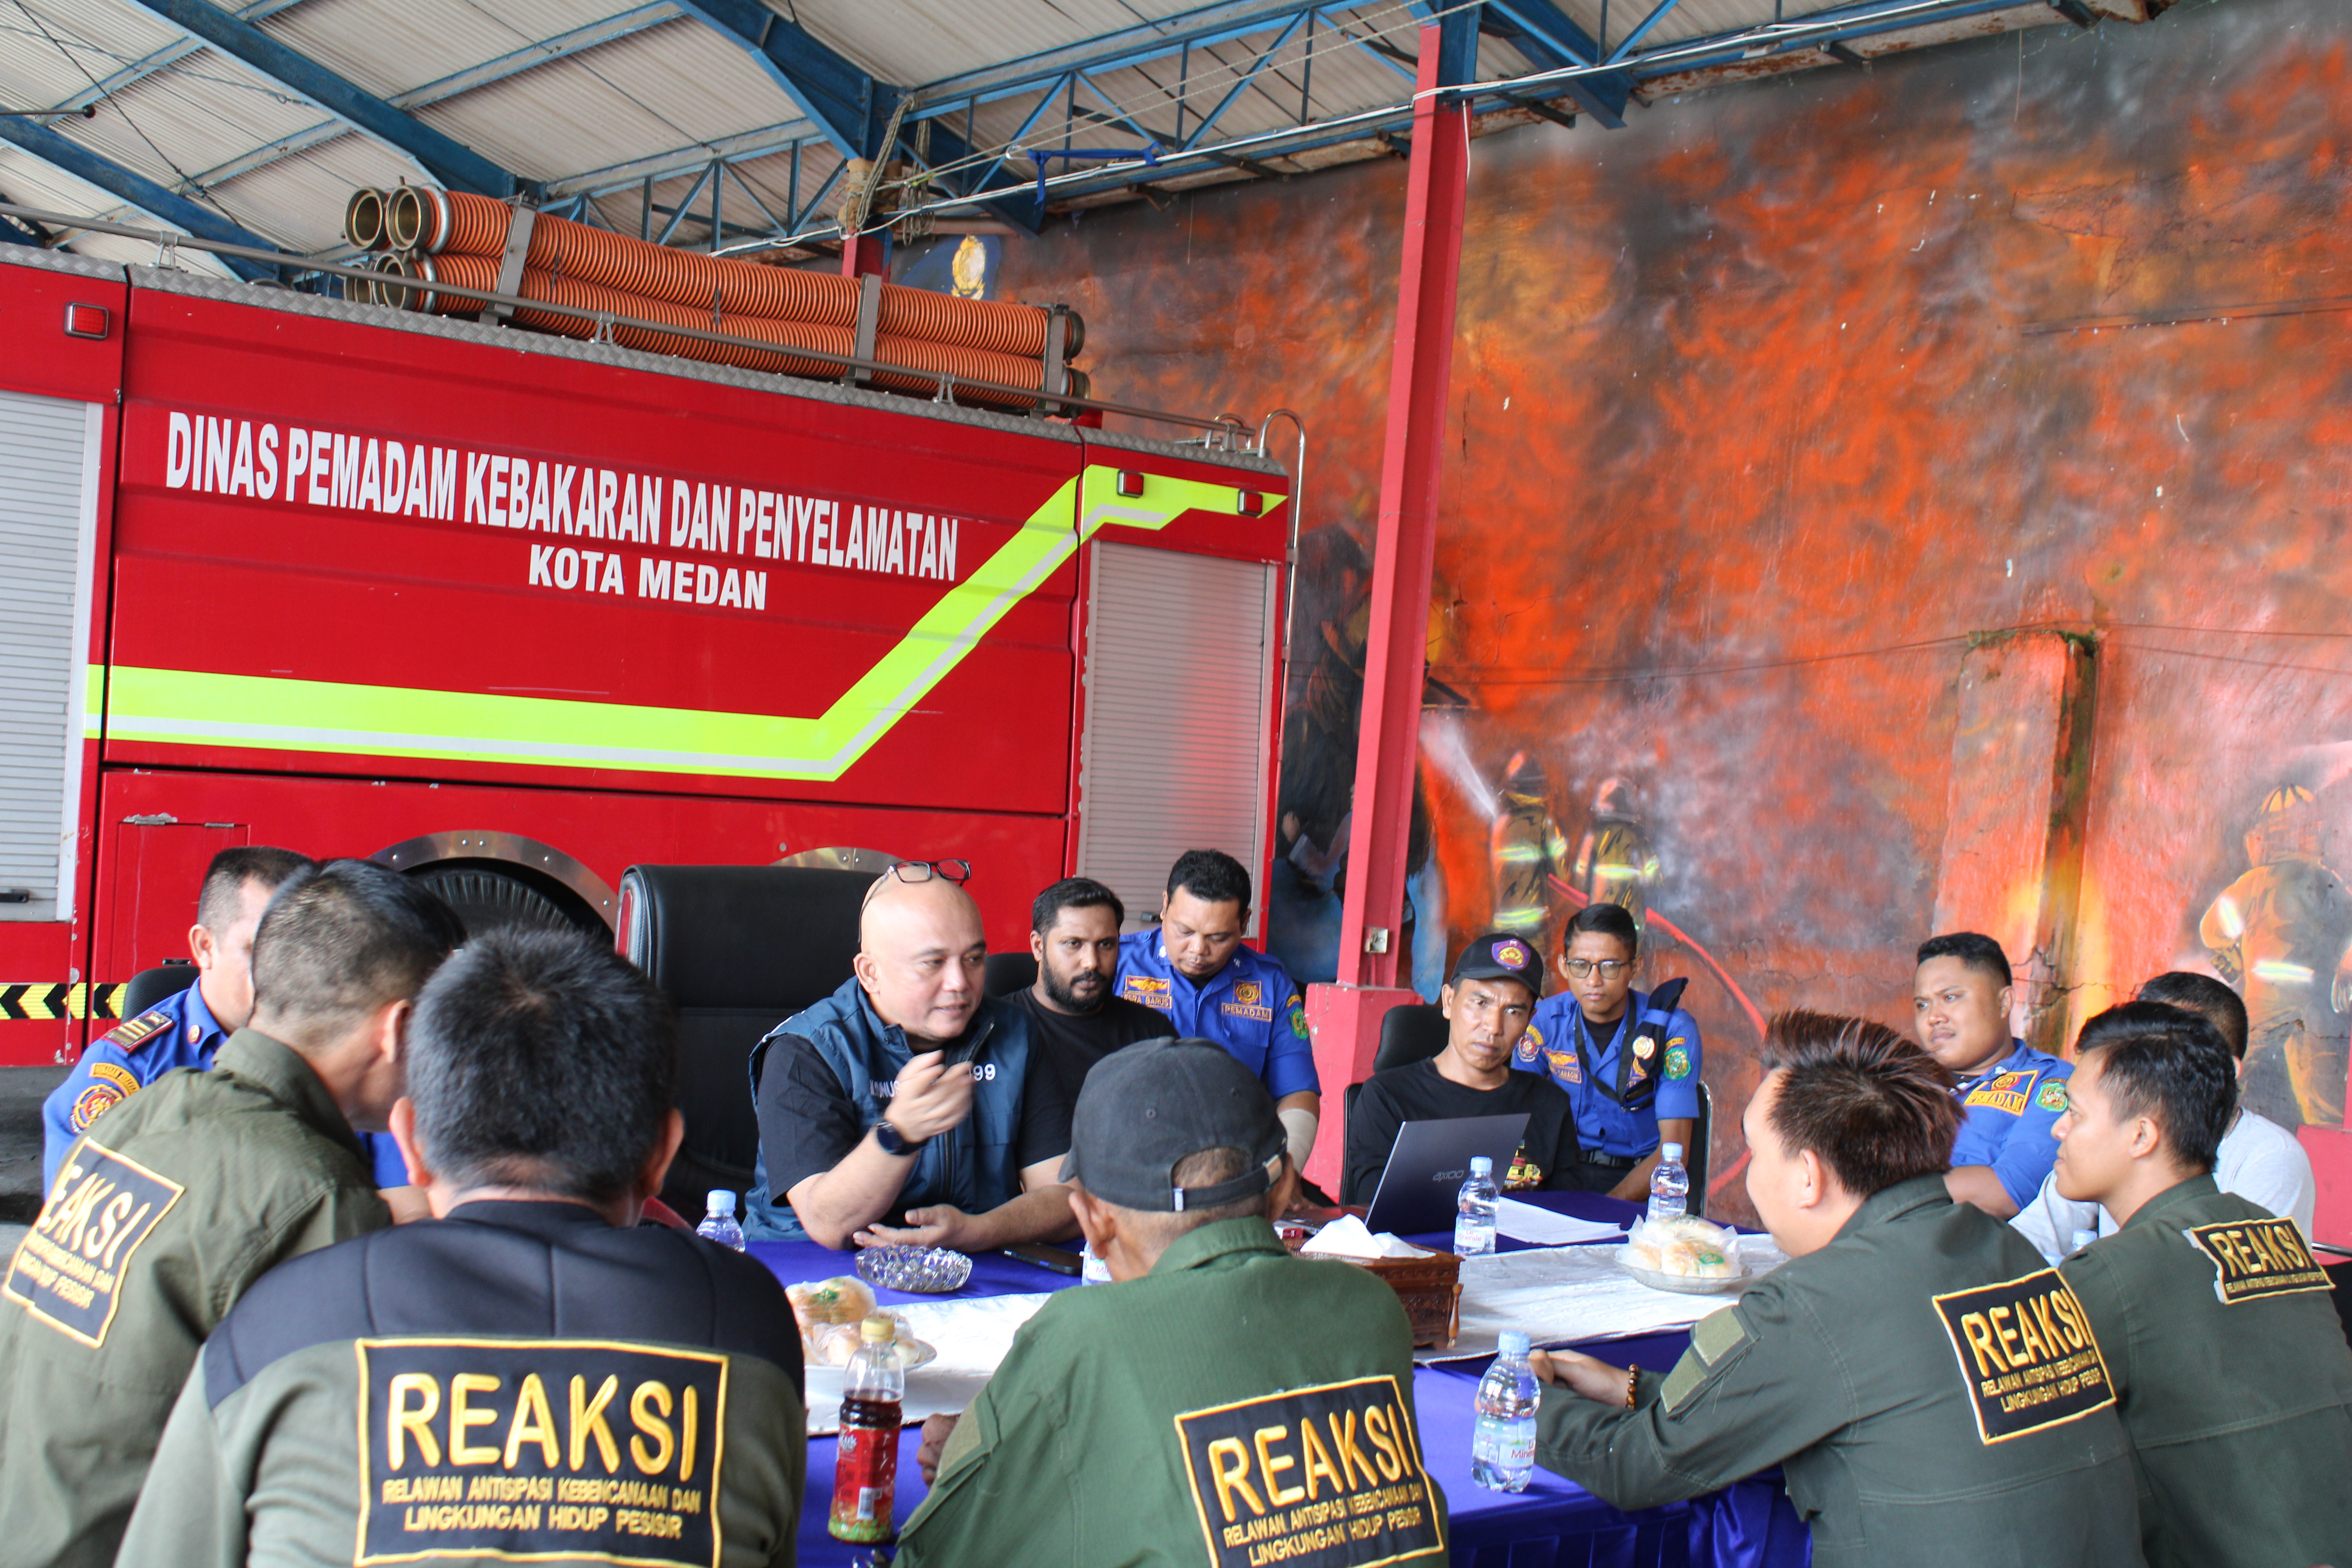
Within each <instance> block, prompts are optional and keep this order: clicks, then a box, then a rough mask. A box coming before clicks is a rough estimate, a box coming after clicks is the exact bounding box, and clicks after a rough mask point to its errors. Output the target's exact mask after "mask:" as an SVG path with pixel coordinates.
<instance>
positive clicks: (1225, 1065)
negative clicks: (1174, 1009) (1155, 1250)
mask: <svg viewBox="0 0 2352 1568" xmlns="http://www.w3.org/2000/svg"><path fill="white" fill-rule="evenodd" d="M1286 1145H1287V1140H1286V1138H1285V1137H1284V1135H1283V1131H1282V1121H1281V1119H1280V1118H1278V1117H1276V1115H1275V1113H1274V1100H1273V1097H1272V1096H1270V1095H1268V1094H1267V1093H1266V1092H1265V1085H1264V1084H1262V1083H1260V1082H1258V1080H1257V1075H1256V1074H1255V1073H1254V1072H1252V1071H1250V1070H1249V1068H1245V1067H1244V1066H1242V1064H1241V1063H1240V1062H1239V1061H1237V1060H1235V1059H1234V1054H1233V1053H1232V1052H1231V1051H1229V1050H1227V1049H1225V1047H1223V1046H1221V1045H1219V1044H1217V1043H1216V1042H1215V1041H1214V1040H1199V1039H1188V1040H1147V1041H1145V1042H1143V1043H1142V1044H1140V1045H1134V1046H1129V1047H1127V1048H1126V1049H1125V1050H1122V1051H1115V1052H1113V1053H1112V1054H1111V1055H1109V1056H1108V1057H1105V1058H1103V1059H1102V1060H1101V1061H1099V1062H1097V1063H1096V1064H1095V1065H1094V1067H1093V1068H1092V1069H1091V1070H1089V1071H1088V1072H1087V1081H1086V1087H1085V1088H1084V1089H1080V1090H1079V1091H1078V1103H1077V1108H1076V1111H1075V1112H1074V1113H1073V1114H1072V1116H1071V1118H1070V1152H1069V1155H1068V1157H1067V1158H1066V1159H1065V1160H1063V1162H1062V1180H1064V1181H1066V1182H1067V1181H1071V1180H1076V1181H1079V1182H1083V1183H1085V1184H1086V1189H1087V1192H1088V1193H1090V1194H1093V1195H1094V1196H1096V1197H1097V1198H1099V1199H1101V1200H1102V1201H1103V1202H1104V1203H1107V1204H1116V1205H1118V1207H1120V1208H1123V1209H1143V1210H1147V1211H1150V1212H1154V1213H1159V1214H1181V1213H1182V1212H1184V1211H1185V1210H1187V1209H1205V1208H1214V1207H1216V1206H1217V1205H1220V1204H1230V1203H1235V1202H1238V1201H1240V1200H1241V1199H1243V1198H1246V1197H1250V1196H1253V1195H1255V1194H1258V1193H1262V1192H1265V1190H1266V1189H1267V1188H1268V1187H1271V1186H1272V1185H1273V1184H1274V1177H1273V1175H1272V1174H1271V1173H1268V1172H1267V1170H1266V1166H1268V1165H1270V1164H1272V1163H1274V1161H1275V1160H1276V1158H1277V1157H1278V1156H1280V1154H1281V1153H1282V1152H1283V1150H1284V1148H1285V1147H1286ZM1204 1149H1239V1150H1240V1151H1241V1152H1243V1153H1244V1155H1246V1156H1248V1158H1249V1169H1247V1170H1245V1171H1244V1172H1243V1173H1241V1174H1240V1175H1238V1176H1235V1177H1234V1179H1233V1180H1231V1181H1229V1182H1219V1183H1217V1184H1214V1185H1213V1186H1206V1187H1179V1186H1178V1185H1177V1184H1176V1182H1175V1172H1176V1167H1177V1166H1178V1165H1180V1164H1181V1163H1183V1162H1184V1161H1186V1160H1189V1159H1191V1158H1192V1156H1193V1155H1195V1154H1198V1153H1199V1152H1202V1150H1204Z"/></svg>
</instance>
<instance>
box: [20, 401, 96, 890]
mask: <svg viewBox="0 0 2352 1568" xmlns="http://www.w3.org/2000/svg"><path fill="white" fill-rule="evenodd" d="M101 427H102V426H101V422H100V409H99V408H98V407H97V406H96V405H91V404H83V403H68V402H62V401H60V400H58V399H57V398H53V397H32V396H27V395H24V394H22V393H15V392H0V475H5V477H6V482H5V484H0V562H5V563H6V570H5V571H0V921H55V920H63V919H66V918H68V917H69V916H70V915H71V913H72V905H73V879H74V860H73V857H74V838H75V819H76V816H77V815H78V812H79V804H80V800H79V797H80V793H81V752H82V747H81V729H82V722H81V715H82V685H83V674H84V650H86V649H87V648H88V647H89V603H88V599H87V587H86V585H87V584H89V578H90V553H91V550H92V548H93V546H94V543H95V538H96V521H97V501H98V447H99V442H98V433H99V431H100V428H101ZM27 894H29V895H30V896H29V898H27V897H26V895H27Z"/></svg>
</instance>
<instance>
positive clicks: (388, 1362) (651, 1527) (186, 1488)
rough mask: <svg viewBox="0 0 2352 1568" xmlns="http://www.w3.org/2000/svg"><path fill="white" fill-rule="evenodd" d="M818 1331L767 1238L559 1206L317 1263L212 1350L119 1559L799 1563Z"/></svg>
mask: <svg viewBox="0 0 2352 1568" xmlns="http://www.w3.org/2000/svg"><path fill="white" fill-rule="evenodd" d="M801 1410H802V1406H801V1342H800V1333H799V1331H798V1330H797V1328H796V1327H795V1326H794V1324H793V1311H792V1304H791V1303H790V1302H789V1301H787V1300H785V1299H784V1290H783V1287H782V1286H781V1285H779V1284H777V1283H776V1279H775V1276H774V1275H772V1274H770V1273H769V1272H768V1271H767V1270H766V1269H765V1268H761V1266H760V1265H759V1264H758V1263H757V1262H755V1261H754V1260H752V1259H751V1258H746V1257H743V1256H742V1255H740V1254H739V1253H736V1252H733V1251H730V1250H729V1249H728V1248H726V1247H720V1246H718V1245H717V1244H715V1243H713V1242H709V1241H705V1240H703V1239H702V1238H701V1237H697V1236H693V1235H690V1234H688V1233H687V1232H685V1231H680V1230H672V1229H668V1228H667V1227H665V1226H636V1227H633V1228H630V1229H625V1230H624V1229H617V1228H615V1227H614V1226H611V1225H608V1224H606V1223H605V1221H604V1216H603V1215H599V1214H598V1213H596V1211H595V1210H593V1209H591V1208H588V1207H585V1206H584V1205H580V1204H572V1203H560V1202H527V1201H489V1202H478V1203H469V1204H461V1205H458V1206H457V1208H455V1209H453V1210H452V1211H450V1213H449V1215H448V1216H447V1217H446V1218H445V1219H439V1220H425V1221H419V1222H417V1223H415V1224H412V1225H404V1226H400V1227H399V1228H398V1229H396V1230H388V1231H383V1232H381V1233H379V1234H377V1235H374V1236H366V1237H360V1238H359V1239H358V1240H356V1241H352V1242H349V1243H346V1244H345V1245H343V1246H341V1247H329V1248H327V1249H326V1250H325V1251H323V1252H319V1253H314V1254H312V1255H311V1256H310V1257H309V1258H299V1259H297V1260H296V1261H294V1262H292V1263H289V1264H288V1265H287V1266H286V1267H285V1268H280V1269H278V1271H277V1272H276V1273H274V1274H272V1275H271V1276H270V1277H269V1278H268V1279H264V1280H263V1281H261V1283H260V1284H258V1285H257V1286H256V1287H255V1288H254V1289H253V1292H252V1294H251V1295H249V1296H247V1298H246V1299H245V1300H243V1301H242V1302H240V1303H238V1305H237V1309H236V1311H234V1312H231V1313H230V1314H229V1315H228V1319H227V1321H225V1322H223V1323H222V1324H221V1326H220V1329H219V1330H218V1331H216V1332H215V1334H214V1335H213V1337H212V1338H211V1340H209V1341H208V1342H206V1343H205V1353H204V1356H203V1358H202V1359H201V1360H200V1361H199V1362H198V1363H197V1365H196V1369H195V1372H194V1373H193V1374H192V1375H191V1376H190V1377H189V1379H188V1386H187V1390H186V1392H185V1393H184V1394H182V1395H181V1397H180V1403H179V1405H178V1407H177V1408H175V1409H174V1410H173V1412H172V1424H171V1426H170V1427H169V1428H168V1429H167V1430H166V1431H165V1432H164V1434H163V1447H162V1448H161V1449H160V1450H159V1451H158V1452H157V1453H156V1456H155V1468H154V1471H153V1474H152V1476H151V1478H150V1479H149V1480H148V1483H147V1489H146V1490H145V1491H144V1492H142V1493H141V1494H140V1498H139V1510H138V1512H137V1513H135V1514H133V1515H132V1516H131V1529H130V1531H129V1533H128V1534H127V1535H125V1537H124V1538H123V1542H122V1561H123V1563H126V1564H141V1565H142V1568H143V1565H144V1564H148V1563H157V1564H163V1563H169V1564H172V1565H173V1568H330V1565H336V1568H347V1565H348V1564H350V1563H352V1562H354V1561H357V1562H362V1563H391V1562H398V1563H467V1562H480V1561H482V1560H483V1559H486V1558H487V1559H494V1560H499V1561H507V1562H558V1563H637V1564H641V1565H644V1568H658V1565H660V1564H666V1563H677V1564H688V1563H692V1564H697V1565H698V1568H792V1563H793V1547H794V1533H795V1531H797V1530H798V1528H799V1525H800V1511H801V1508H800V1504H801V1486H802V1477H803V1467H804V1466H805V1465H806V1463H807V1461H808V1424H807V1421H806V1419H805V1418H804V1417H803V1415H802V1414H801Z"/></svg>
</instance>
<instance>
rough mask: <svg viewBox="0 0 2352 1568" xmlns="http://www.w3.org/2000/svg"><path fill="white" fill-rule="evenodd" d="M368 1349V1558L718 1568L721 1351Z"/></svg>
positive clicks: (587, 1345) (372, 1343) (364, 1348)
mask: <svg viewBox="0 0 2352 1568" xmlns="http://www.w3.org/2000/svg"><path fill="white" fill-rule="evenodd" d="M358 1351H359V1360H360V1399H361V1405H360V1427H361V1431H362V1436H363V1439H364V1442H365V1445H366V1448H365V1451H364V1452H363V1453H362V1455H361V1460H360V1476H359V1509H360V1553H359V1557H358V1562H360V1563H379V1562H408V1561H413V1560H415V1558H416V1557H418V1556H420V1555H423V1556H498V1557H530V1556H534V1555H537V1556H550V1557H562V1558H564V1559H565V1560H566V1561H571V1560H574V1559H586V1560H589V1561H593V1562H605V1561H627V1562H655V1563H715V1562H717V1560H718V1558H719V1511H718V1507H717V1500H718V1495H719V1470H720V1466H721V1462H722V1460H723V1458H724V1452H723V1449H724V1441H723V1435H724V1432H725V1429H726V1419H727V1360H726V1358H725V1357H724V1356H720V1355H714V1354H710V1353H708V1352H694V1351H683V1350H674V1349H670V1348H668V1347H665V1346H655V1345H645V1344H633V1343H622V1342H583V1341H564V1340H455V1339H449V1340H362V1341H361V1342H359V1345H358Z"/></svg>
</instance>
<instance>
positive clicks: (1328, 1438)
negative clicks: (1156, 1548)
mask: <svg viewBox="0 0 2352 1568" xmlns="http://www.w3.org/2000/svg"><path fill="white" fill-rule="evenodd" d="M1176 1433H1177V1436H1178V1439H1179V1440H1180V1441H1181V1443H1182V1444H1183V1447H1184V1467H1185V1472H1186V1475H1187V1476H1188V1478H1189V1479H1190V1480H1191V1482H1192V1500H1193V1504H1194V1506H1195V1508H1196V1509H1197V1510H1199V1513H1200V1516H1201V1531H1202V1535H1203V1536H1204V1537H1205V1538H1206V1539H1207V1541H1208V1545H1209V1558H1210V1561H1211V1562H1212V1563H1213V1564H1215V1568H1263V1565H1264V1564H1267V1563H1301V1564H1306V1565H1307V1568H1373V1565H1374V1564H1377V1563H1392V1562H1395V1561H1396V1560H1397V1559H1399V1558H1401V1557H1410V1556H1412V1555H1415V1554H1416V1553H1421V1552H1443V1551H1444V1545H1445V1537H1444V1527H1443V1525H1442V1524H1441V1522H1440V1520H1439V1514H1438V1506H1437V1498H1436V1493H1435V1489H1433V1487H1432V1486H1431V1484H1430V1480H1429V1475H1428V1472H1427V1471H1426V1470H1424V1469H1423V1468H1422V1462H1421V1450H1420V1446H1419V1443H1418V1441H1417V1439H1416V1437H1415V1435H1414V1433H1413V1427H1412V1417H1411V1416H1409V1415H1406V1414H1405V1410H1404V1399H1403V1397H1402V1394H1399V1393H1398V1391H1397V1384H1396V1379H1395V1378H1393V1377H1365V1378H1358V1379H1356V1380H1354V1381H1352V1382H1349V1383H1330V1384H1319V1385H1318V1386H1316V1387H1312V1388H1297V1389H1292V1390H1290V1391H1289V1392H1288V1393H1285V1394H1268V1395H1266V1396H1265V1397H1264V1398H1261V1399H1251V1400H1244V1401H1242V1402H1240V1403H1238V1404H1234V1405H1218V1406H1216V1407H1215V1408H1213V1409H1209V1410H1194V1411H1189V1412H1187V1413H1186V1414H1184V1415H1179V1416H1177V1417H1176Z"/></svg>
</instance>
